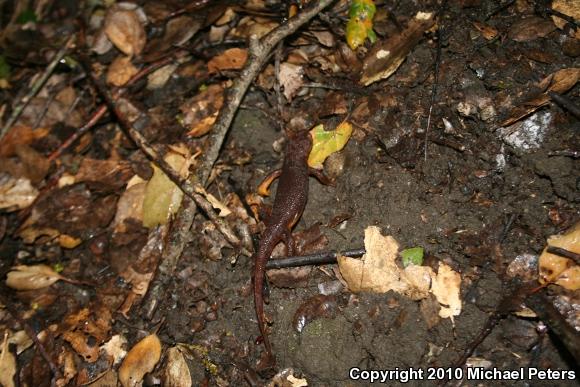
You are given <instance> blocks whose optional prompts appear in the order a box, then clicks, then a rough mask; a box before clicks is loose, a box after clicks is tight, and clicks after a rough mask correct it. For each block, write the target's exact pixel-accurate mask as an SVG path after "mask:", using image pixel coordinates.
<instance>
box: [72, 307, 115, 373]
mask: <svg viewBox="0 0 580 387" xmlns="http://www.w3.org/2000/svg"><path fill="white" fill-rule="evenodd" d="M61 330H62V331H63V332H62V338H63V339H64V340H65V341H66V342H68V343H69V344H70V346H71V347H72V348H73V349H74V350H75V352H76V353H78V354H79V355H80V356H82V358H83V359H84V360H85V361H86V362H88V363H93V364H95V363H96V362H97V360H99V352H100V345H101V344H102V343H103V342H104V341H105V340H106V339H107V338H108V336H109V332H110V330H111V311H110V310H109V306H105V305H102V304H100V305H92V306H91V309H89V308H83V309H80V310H78V311H76V312H75V313H71V314H70V315H68V316H67V317H66V318H65V320H64V323H63V324H62V326H61Z"/></svg>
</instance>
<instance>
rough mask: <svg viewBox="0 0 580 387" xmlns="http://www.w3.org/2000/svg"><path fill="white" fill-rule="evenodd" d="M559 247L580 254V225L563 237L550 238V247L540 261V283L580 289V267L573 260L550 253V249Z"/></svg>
mask: <svg viewBox="0 0 580 387" xmlns="http://www.w3.org/2000/svg"><path fill="white" fill-rule="evenodd" d="M550 246H553V247H559V248H561V249H565V250H568V251H571V252H573V253H576V254H580V223H577V224H576V225H575V226H574V227H572V229H571V230H570V231H568V232H566V233H565V234H562V235H552V236H551V237H549V238H548V246H546V248H545V249H544V251H543V252H542V254H541V255H540V259H539V269H540V270H539V275H540V278H539V280H540V283H541V284H546V283H552V282H553V283H555V284H556V285H560V286H562V287H564V288H566V289H569V290H578V289H580V266H578V265H576V264H575V263H574V261H573V260H571V259H568V258H564V257H561V256H559V255H556V254H552V253H548V247H550Z"/></svg>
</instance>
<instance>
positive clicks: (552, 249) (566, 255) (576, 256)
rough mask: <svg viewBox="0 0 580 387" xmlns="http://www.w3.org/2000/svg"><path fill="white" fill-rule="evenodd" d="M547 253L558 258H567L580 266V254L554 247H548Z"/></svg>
mask: <svg viewBox="0 0 580 387" xmlns="http://www.w3.org/2000/svg"><path fill="white" fill-rule="evenodd" d="M548 253H551V254H556V255H559V256H560V257H564V258H569V259H571V260H573V261H574V262H576V265H580V254H578V253H575V252H573V251H570V250H566V249H563V248H561V247H556V246H548Z"/></svg>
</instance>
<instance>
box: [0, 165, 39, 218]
mask: <svg viewBox="0 0 580 387" xmlns="http://www.w3.org/2000/svg"><path fill="white" fill-rule="evenodd" d="M37 196H38V190H37V189H36V188H34V187H33V186H32V184H31V183H30V180H29V179H27V178H24V177H21V178H15V177H13V176H11V175H9V174H6V173H1V174H0V209H2V210H6V211H8V212H12V211H17V210H21V209H23V208H26V207H28V206H30V205H31V204H32V203H33V202H34V200H35V199H36V197H37Z"/></svg>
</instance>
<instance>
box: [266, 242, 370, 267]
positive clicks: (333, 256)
mask: <svg viewBox="0 0 580 387" xmlns="http://www.w3.org/2000/svg"><path fill="white" fill-rule="evenodd" d="M365 253H366V250H365V249H364V247H363V248H359V249H353V250H345V251H324V252H321V253H316V254H310V255H302V256H298V257H286V258H279V259H276V258H274V259H270V260H269V261H268V263H267V264H266V269H268V270H270V269H284V268H287V267H296V266H307V265H326V264H331V263H336V262H337V259H338V257H339V256H343V257H360V256H361V255H363V254H365Z"/></svg>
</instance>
